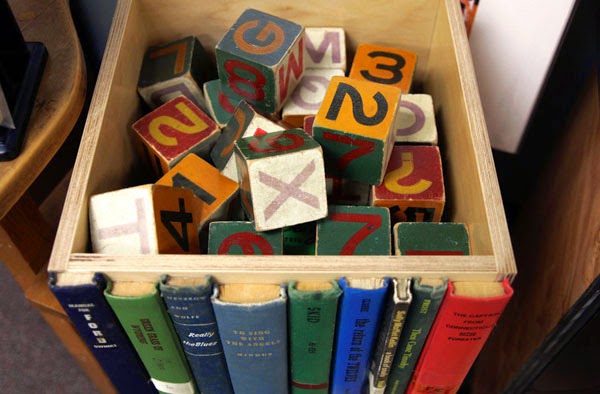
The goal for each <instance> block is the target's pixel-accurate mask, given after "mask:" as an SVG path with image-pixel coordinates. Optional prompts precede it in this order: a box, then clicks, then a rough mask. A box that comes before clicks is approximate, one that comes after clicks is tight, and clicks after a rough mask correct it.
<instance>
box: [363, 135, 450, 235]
mask: <svg viewBox="0 0 600 394" xmlns="http://www.w3.org/2000/svg"><path fill="white" fill-rule="evenodd" d="M445 201H446V197H445V189H444V177H443V172H442V160H441V156H440V151H439V148H438V147H437V146H410V145H406V146H402V145H398V146H396V147H394V150H393V151H392V157H391V158H390V162H389V164H388V168H387V172H386V174H385V178H384V180H383V183H382V184H381V185H379V186H374V187H373V189H372V191H371V205H374V206H379V207H388V208H389V209H390V213H391V216H392V221H393V222H395V223H396V222H439V221H441V219H442V213H443V212H444V205H445Z"/></svg>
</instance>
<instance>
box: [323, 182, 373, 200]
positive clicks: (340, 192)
mask: <svg viewBox="0 0 600 394" xmlns="http://www.w3.org/2000/svg"><path fill="white" fill-rule="evenodd" d="M325 182H326V185H327V200H328V201H329V204H330V205H331V204H335V205H369V203H370V199H369V197H370V195H371V186H370V185H367V184H366V183H360V182H354V181H350V180H348V179H344V178H337V177H333V176H328V175H326V176H325Z"/></svg>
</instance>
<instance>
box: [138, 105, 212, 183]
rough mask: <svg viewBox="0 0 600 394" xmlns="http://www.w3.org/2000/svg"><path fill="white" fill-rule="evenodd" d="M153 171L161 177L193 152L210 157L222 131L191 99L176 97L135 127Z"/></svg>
mask: <svg viewBox="0 0 600 394" xmlns="http://www.w3.org/2000/svg"><path fill="white" fill-rule="evenodd" d="M132 127H133V130H134V132H135V135H136V136H137V138H138V139H139V141H140V142H141V143H142V146H143V147H144V151H145V153H146V154H147V156H148V159H149V162H150V164H151V166H152V168H153V170H154V171H155V172H156V173H157V174H158V175H159V176H161V175H162V174H164V173H166V172H167V171H169V169H170V168H173V166H175V164H177V163H178V162H179V161H180V160H181V159H183V158H184V157H185V156H187V155H188V154H190V153H194V154H196V155H198V156H200V157H203V158H208V157H209V155H210V151H211V149H212V148H213V146H214V145H215V143H216V142H217V138H218V137H219V134H220V130H219V128H218V127H217V125H216V124H215V122H213V120H212V119H211V118H210V116H208V115H207V114H206V113H204V111H202V110H201V109H200V108H198V107H197V106H196V105H195V104H194V103H193V102H191V101H190V100H189V99H188V98H187V97H182V96H180V97H176V98H174V99H173V100H171V101H169V102H168V103H166V104H163V105H161V106H160V107H158V108H156V109H155V110H154V111H152V112H150V113H149V114H147V115H145V116H144V117H142V118H141V119H139V120H138V121H137V122H135V123H134V124H133V126H132Z"/></svg>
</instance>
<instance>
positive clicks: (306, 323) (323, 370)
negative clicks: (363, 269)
mask: <svg viewBox="0 0 600 394" xmlns="http://www.w3.org/2000/svg"><path fill="white" fill-rule="evenodd" d="M298 287H299V286H298V284H297V282H295V281H292V282H290V284H289V286H288V296H289V300H290V301H289V326H290V328H289V329H290V337H289V341H290V368H291V377H292V383H291V388H292V393H293V394H305V393H323V394H327V392H328V389H329V372H330V367H331V357H332V349H333V338H334V335H335V320H336V314H337V305H338V299H339V297H340V295H341V294H342V290H341V289H340V286H339V285H338V283H337V282H336V281H332V282H329V288H328V289H320V290H308V289H307V288H306V289H305V288H303V287H302V290H300V289H299V288H298Z"/></svg>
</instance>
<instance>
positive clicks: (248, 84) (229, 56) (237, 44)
mask: <svg viewBox="0 0 600 394" xmlns="http://www.w3.org/2000/svg"><path fill="white" fill-rule="evenodd" d="M216 58H217V70H218V73H219V79H220V80H221V83H222V85H223V86H222V88H223V92H224V93H225V94H226V95H228V96H233V95H237V96H240V97H241V98H243V99H244V100H246V101H248V102H249V103H251V104H252V105H254V106H256V107H257V108H258V109H260V110H263V111H264V112H266V113H275V112H278V111H279V110H280V109H281V107H282V105H283V103H284V102H285V100H286V99H287V98H288V97H289V95H290V94H291V93H292V92H293V91H294V88H295V87H296V85H297V84H298V82H299V81H300V79H301V78H302V74H303V73H304V27H302V26H300V25H298V24H296V23H293V22H290V21H288V20H285V19H281V18H278V17H275V16H272V15H269V14H266V13H264V12H260V11H257V10H253V9H247V10H246V11H244V12H243V13H242V15H241V16H240V17H239V18H238V20H237V21H236V22H235V23H234V24H233V26H232V27H231V29H229V31H228V32H227V33H226V34H225V36H223V38H222V39H221V41H220V42H219V43H218V44H217V48H216Z"/></svg>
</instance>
